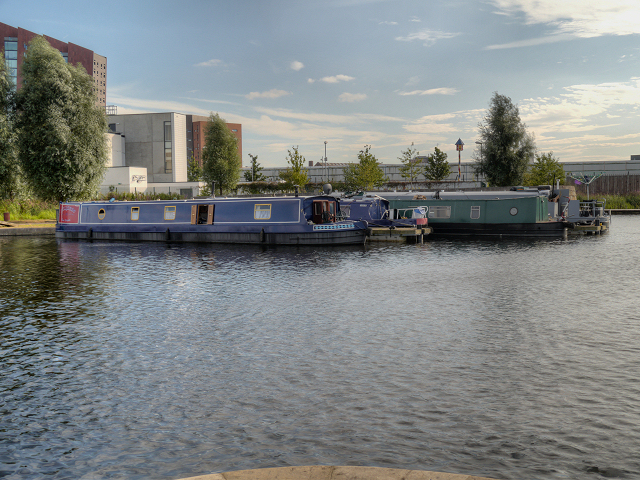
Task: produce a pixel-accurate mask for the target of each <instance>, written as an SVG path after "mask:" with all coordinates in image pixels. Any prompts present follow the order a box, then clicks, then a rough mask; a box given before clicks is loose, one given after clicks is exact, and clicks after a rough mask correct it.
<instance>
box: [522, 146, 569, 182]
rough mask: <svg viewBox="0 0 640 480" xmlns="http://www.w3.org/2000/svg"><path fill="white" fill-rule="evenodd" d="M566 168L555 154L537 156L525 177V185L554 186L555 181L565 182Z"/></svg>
mask: <svg viewBox="0 0 640 480" xmlns="http://www.w3.org/2000/svg"><path fill="white" fill-rule="evenodd" d="M564 179H565V174H564V168H562V165H560V162H559V161H558V159H557V158H555V157H554V156H553V152H549V153H541V154H536V161H535V162H534V164H533V165H531V168H530V170H529V172H528V173H527V174H526V175H525V182H524V184H525V185H552V184H553V182H554V181H555V180H562V181H564Z"/></svg>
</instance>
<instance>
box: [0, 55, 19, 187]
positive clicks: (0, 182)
mask: <svg viewBox="0 0 640 480" xmlns="http://www.w3.org/2000/svg"><path fill="white" fill-rule="evenodd" d="M14 100H15V98H14V95H13V88H12V83H11V79H10V77H9V70H8V69H7V66H6V63H5V61H4V58H3V59H0V199H2V198H13V196H14V194H15V193H16V191H17V190H18V182H19V166H18V160H17V157H16V144H15V141H16V138H15V132H14V129H13V114H14V111H15V109H14V106H15V105H14Z"/></svg>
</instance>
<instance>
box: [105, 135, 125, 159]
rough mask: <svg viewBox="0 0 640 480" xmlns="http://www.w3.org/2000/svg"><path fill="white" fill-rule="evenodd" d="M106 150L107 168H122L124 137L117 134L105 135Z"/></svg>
mask: <svg viewBox="0 0 640 480" xmlns="http://www.w3.org/2000/svg"><path fill="white" fill-rule="evenodd" d="M105 135H106V136H107V149H108V150H109V158H108V159H107V167H124V166H125V165H126V163H125V156H124V137H123V136H122V135H120V134H119V133H106V134H105Z"/></svg>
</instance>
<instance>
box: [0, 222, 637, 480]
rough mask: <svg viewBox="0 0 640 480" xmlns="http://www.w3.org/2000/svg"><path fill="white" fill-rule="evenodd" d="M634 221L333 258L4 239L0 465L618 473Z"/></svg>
mask: <svg viewBox="0 0 640 480" xmlns="http://www.w3.org/2000/svg"><path fill="white" fill-rule="evenodd" d="M639 227H640V218H633V217H631V218H627V217H615V218H614V224H613V231H612V232H611V234H609V235H607V236H604V237H589V238H570V239H568V240H544V241H540V240H524V241H469V240H460V241H447V240H439V241H430V242H427V243H426V244H424V245H410V246H409V245H407V246H405V245H390V246H388V245H371V246H367V247H341V248H330V249H320V248H316V249H314V248H266V249H265V248H261V247H253V246H208V245H165V244H141V243H139V244H135V243H98V242H96V243H87V242H73V241H63V242H61V241H56V240H54V239H49V238H46V239H45V238H17V239H16V238H11V239H3V238H0V339H1V340H2V343H1V347H0V413H1V414H0V432H1V434H0V477H4V478H7V479H18V478H20V479H36V478H43V477H50V478H56V479H67V478H68V479H77V478H127V479H145V478H158V479H161V478H165V479H170V478H178V477H185V476H192V475H199V474H205V473H210V472H220V471H228V470H235V469H245V468H262V467H273V466H286V465H308V464H335V465H370V466H381V467H394V468H410V469H426V470H439V471H447V472H456V473H468V474H476V475H484V476H490V477H495V478H501V479H521V478H550V479H551V478H553V479H555V478H558V479H560V478H563V479H566V478H571V479H574V478H575V479H578V478H605V477H608V478H637V477H638V476H640V461H639V460H638V459H637V453H636V452H637V445H638V444H639V443H640V442H639V440H640V408H639V407H640V400H639V399H640V377H639V375H638V372H639V371H640V368H639V367H640V365H639V362H640V360H639V359H640V356H639V355H638V353H640V329H639V327H638V321H639V320H640V314H638V313H637V312H638V301H637V300H636V299H637V294H636V292H637V289H638V277H637V274H636V272H635V265H637V264H638V262H639V261H640V247H638V245H639V240H640V228H639Z"/></svg>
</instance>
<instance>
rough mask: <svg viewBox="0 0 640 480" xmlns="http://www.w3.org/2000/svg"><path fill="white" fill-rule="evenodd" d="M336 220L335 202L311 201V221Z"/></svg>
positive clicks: (325, 221)
mask: <svg viewBox="0 0 640 480" xmlns="http://www.w3.org/2000/svg"><path fill="white" fill-rule="evenodd" d="M335 221H336V202H333V201H329V200H314V201H313V223H329V222H335Z"/></svg>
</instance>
